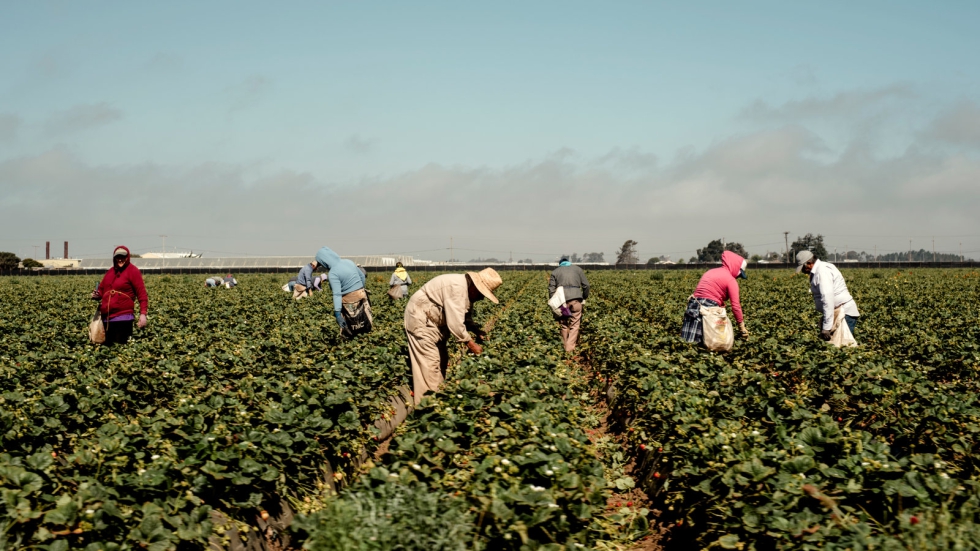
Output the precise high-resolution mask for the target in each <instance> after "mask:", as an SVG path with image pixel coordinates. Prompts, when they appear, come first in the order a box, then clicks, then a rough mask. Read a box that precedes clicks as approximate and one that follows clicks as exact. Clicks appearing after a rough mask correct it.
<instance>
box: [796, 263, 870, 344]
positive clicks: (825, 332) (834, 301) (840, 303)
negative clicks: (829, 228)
mask: <svg viewBox="0 0 980 551" xmlns="http://www.w3.org/2000/svg"><path fill="white" fill-rule="evenodd" d="M800 272H803V273H805V274H809V275H810V294H811V295H813V305H814V306H815V307H816V309H817V312H820V313H821V314H822V315H823V320H822V321H821V323H820V338H821V339H823V340H825V341H829V340H830V336H831V332H830V330H831V329H833V327H834V310H836V309H838V308H843V309H844V321H845V322H847V327H848V329H850V330H851V334H852V335H853V334H854V328H855V327H856V326H857V321H858V317H860V316H861V314H860V313H859V312H858V308H857V303H855V302H854V297H852V296H851V293H849V292H848V291H847V283H845V282H844V276H843V275H842V274H841V273H840V270H838V269H837V266H834V265H833V264H831V263H830V262H824V261H822V260H820V259H818V258H817V257H815V256H813V253H812V252H810V251H800V252H799V253H797V254H796V273H800Z"/></svg>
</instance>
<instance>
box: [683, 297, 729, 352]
mask: <svg viewBox="0 0 980 551" xmlns="http://www.w3.org/2000/svg"><path fill="white" fill-rule="evenodd" d="M702 306H706V307H711V306H720V305H719V304H718V303H717V302H715V301H713V300H711V299H708V298H694V297H691V298H689V299H688V300H687V310H685V311H684V324H683V325H681V338H682V339H684V340H685V341H687V342H704V333H703V332H702V330H701V307H702Z"/></svg>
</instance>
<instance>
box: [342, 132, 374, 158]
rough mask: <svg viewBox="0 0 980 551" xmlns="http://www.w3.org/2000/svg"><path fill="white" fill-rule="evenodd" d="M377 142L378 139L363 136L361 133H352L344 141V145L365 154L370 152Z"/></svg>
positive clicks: (350, 149)
mask: <svg viewBox="0 0 980 551" xmlns="http://www.w3.org/2000/svg"><path fill="white" fill-rule="evenodd" d="M377 143H378V140H376V139H373V138H361V136H360V135H359V134H352V135H350V136H349V137H348V138H347V139H346V140H345V141H344V147H345V148H346V149H347V150H348V151H350V152H351V153H357V154H365V153H370V152H371V150H373V149H374V147H375V146H376V145H377Z"/></svg>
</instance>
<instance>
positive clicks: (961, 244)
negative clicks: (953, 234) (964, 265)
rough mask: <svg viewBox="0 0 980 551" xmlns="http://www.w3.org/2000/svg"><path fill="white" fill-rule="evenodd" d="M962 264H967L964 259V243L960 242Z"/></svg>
mask: <svg viewBox="0 0 980 551" xmlns="http://www.w3.org/2000/svg"><path fill="white" fill-rule="evenodd" d="M960 262H966V261H965V260H964V259H963V242H962V241H960Z"/></svg>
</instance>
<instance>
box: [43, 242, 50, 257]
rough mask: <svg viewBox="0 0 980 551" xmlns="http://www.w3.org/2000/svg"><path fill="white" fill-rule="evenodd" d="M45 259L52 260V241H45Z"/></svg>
mask: <svg viewBox="0 0 980 551" xmlns="http://www.w3.org/2000/svg"><path fill="white" fill-rule="evenodd" d="M44 259H45V260H51V242H50V241H45V242H44Z"/></svg>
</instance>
